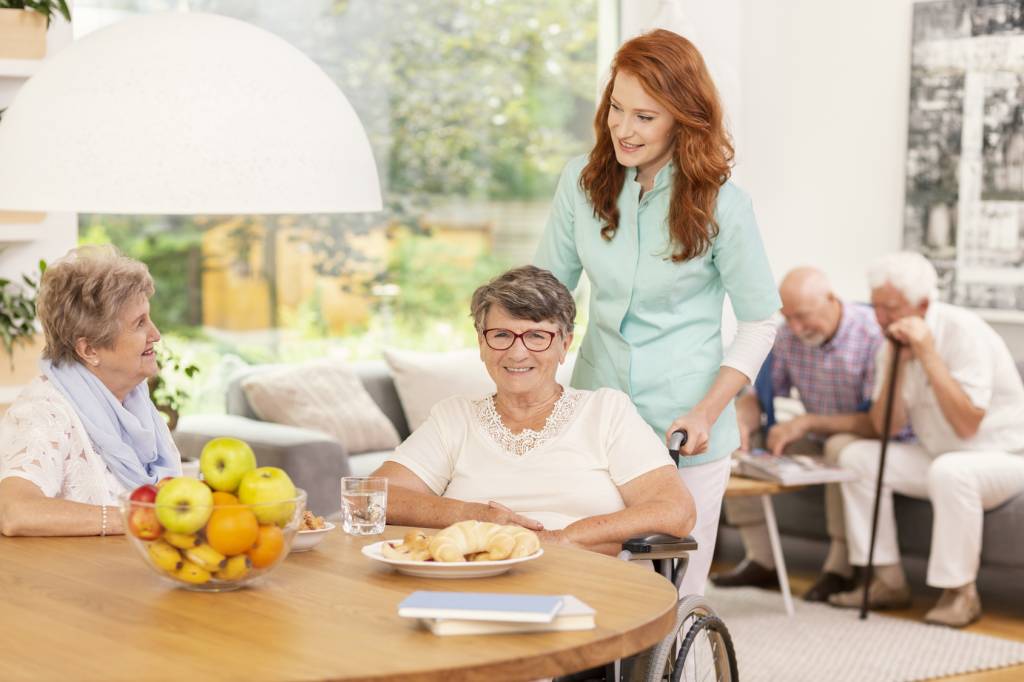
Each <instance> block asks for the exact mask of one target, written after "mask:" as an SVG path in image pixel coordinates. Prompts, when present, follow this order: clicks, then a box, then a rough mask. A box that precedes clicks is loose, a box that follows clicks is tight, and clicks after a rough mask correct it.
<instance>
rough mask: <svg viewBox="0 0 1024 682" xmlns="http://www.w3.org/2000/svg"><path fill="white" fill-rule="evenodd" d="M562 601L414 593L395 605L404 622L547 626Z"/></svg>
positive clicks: (538, 597) (521, 596) (520, 596)
mask: <svg viewBox="0 0 1024 682" xmlns="http://www.w3.org/2000/svg"><path fill="white" fill-rule="evenodd" d="M561 608H562V597H561V596H559V595H542V594H494V593H490V592H433V591H427V590H421V591H418V592H413V593H412V594H410V595H409V596H408V597H406V598H405V600H404V601H403V602H402V603H401V604H399V605H398V615H399V616H402V617H403V618H458V619H460V620H490V621H505V622H513V623H550V622H551V621H552V620H554V618H555V614H557V613H558V611H559V609H561Z"/></svg>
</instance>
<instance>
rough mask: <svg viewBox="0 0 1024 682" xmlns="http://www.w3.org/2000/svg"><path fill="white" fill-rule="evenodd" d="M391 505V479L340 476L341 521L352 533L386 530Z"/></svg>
mask: <svg viewBox="0 0 1024 682" xmlns="http://www.w3.org/2000/svg"><path fill="white" fill-rule="evenodd" d="M387 508H388V479H386V478H383V477H381V476H345V477H343V478H342V479H341V523H342V527H343V528H344V529H345V532H346V533H348V534H350V535H379V534H380V533H383V532H384V524H385V523H386V520H387Z"/></svg>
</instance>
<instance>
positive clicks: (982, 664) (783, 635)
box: [707, 583, 1024, 682]
mask: <svg viewBox="0 0 1024 682" xmlns="http://www.w3.org/2000/svg"><path fill="white" fill-rule="evenodd" d="M707 598H708V599H709V600H710V602H711V604H712V606H713V607H714V608H715V611H717V612H718V614H719V615H720V616H721V617H722V620H724V621H725V625H726V627H728V628H729V632H730V633H731V634H732V639H733V643H734V645H735V646H736V658H737V664H738V665H739V672H740V675H739V677H740V680H742V682H777V681H778V680H787V681H788V682H803V681H805V680H806V681H807V682H822V681H824V682H866V681H870V682H883V681H885V682H904V681H909V680H928V679H932V678H936V677H943V676H946V675H955V674H959V673H969V672H977V671H980V670H989V669H992V668H1001V667H1005V666H1009V665H1016V664H1020V663H1024V643H1020V642H1013V641H1009V640H1005V639H998V638H996V637H988V636H985V635H976V634H972V633H968V632H962V631H959V630H953V629H951V628H946V627H940V626H935V625H927V624H925V623H922V622H916V621H912V620H906V619H902V618H894V617H891V616H885V615H882V614H880V613H874V612H873V613H870V614H868V617H867V620H863V621H862V620H860V619H859V618H858V617H857V616H858V611H857V610H855V609H851V610H847V609H835V608H832V607H831V606H828V605H827V604H809V603H807V602H805V601H803V600H801V599H799V598H795V597H794V601H795V603H796V614H795V615H794V616H793V617H792V618H790V617H788V616H786V612H785V611H784V610H783V607H782V596H781V595H780V594H779V593H778V592H769V591H766V590H758V589H755V588H732V589H716V588H715V587H714V585H711V584H710V583H709V584H708V593H707Z"/></svg>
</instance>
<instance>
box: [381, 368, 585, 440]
mask: <svg viewBox="0 0 1024 682" xmlns="http://www.w3.org/2000/svg"><path fill="white" fill-rule="evenodd" d="M575 360H576V355H575V353H570V354H569V355H568V356H567V357H566V359H565V363H563V364H562V365H561V366H560V367H559V368H558V375H557V379H558V381H559V383H561V384H562V385H564V386H568V385H569V379H570V378H571V377H572V368H573V365H574V364H575ZM384 361H385V362H386V363H387V364H388V367H389V368H390V369H391V376H392V378H393V379H394V381H395V388H397V389H398V397H399V398H400V399H401V401H402V409H404V410H405V417H406V419H407V420H408V422H409V429H410V430H412V431H415V430H416V429H417V428H419V426H420V425H421V424H422V423H423V422H425V421H426V420H427V416H428V415H429V414H430V408H432V407H433V406H434V405H435V404H436V403H438V402H440V401H442V400H444V399H445V398H450V397H452V396H455V395H461V396H465V397H467V398H481V397H483V396H485V395H489V394H491V393H494V390H495V387H494V381H493V380H492V379H491V377H490V375H489V374H488V373H487V368H486V367H484V363H483V362H482V361H481V360H480V351H479V350H477V349H476V348H474V349H471V350H459V351H451V352H447V353H429V352H421V351H411V350H398V349H394V348H387V349H385V350H384Z"/></svg>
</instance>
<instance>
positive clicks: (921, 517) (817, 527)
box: [720, 362, 1024, 580]
mask: <svg viewBox="0 0 1024 682" xmlns="http://www.w3.org/2000/svg"><path fill="white" fill-rule="evenodd" d="M1017 370H1018V371H1019V372H1020V373H1021V376H1022V377H1024V362H1019V363H1017ZM776 405H778V402H776ZM1021 456H1022V457H1024V455H1021ZM772 502H773V504H774V508H775V516H776V518H777V521H778V524H779V534H780V535H781V536H782V537H783V539H785V538H787V537H788V538H792V539H799V540H801V541H805V542H803V543H801V544H802V545H803V548H804V549H809V553H811V554H820V557H821V558H822V559H823V558H824V556H825V552H826V550H827V548H828V541H829V540H828V534H827V533H826V531H825V488H824V487H823V486H812V487H810V488H805V489H804V490H801V491H798V492H794V493H787V494H785V495H776V496H774V497H773V498H772ZM894 506H895V510H896V527H897V533H898V537H899V540H900V550H901V553H902V555H903V556H904V557H916V558H919V559H922V560H923V559H926V558H927V557H928V553H929V551H930V549H931V533H932V505H931V502H929V501H927V500H918V499H914V498H911V497H906V496H903V495H895V496H894ZM724 517H725V515H724V514H723V515H722V518H723V519H724ZM720 537H721V536H720ZM723 540H724V542H723V545H722V547H723V552H722V553H721V555H722V556H723V558H725V557H728V558H736V551H737V540H738V538H736V537H729V536H727V537H723ZM1022 540H1024V493H1022V494H1019V495H1017V496H1016V497H1014V498H1012V499H1010V500H1009V501H1007V502H1006V503H1005V504H1003V505H1001V506H999V507H997V508H995V509H992V510H990V511H988V512H987V513H986V514H985V526H984V535H983V536H982V549H981V568H982V573H981V576H979V580H981V579H983V578H984V577H985V573H986V571H988V572H989V573H990V574H993V575H995V574H999V575H1000V576H1001V577H1007V578H1009V579H1011V580H1021V579H1024V542H1022ZM943 541H944V542H957V541H958V539H957V538H944V539H943ZM787 557H788V550H787Z"/></svg>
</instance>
